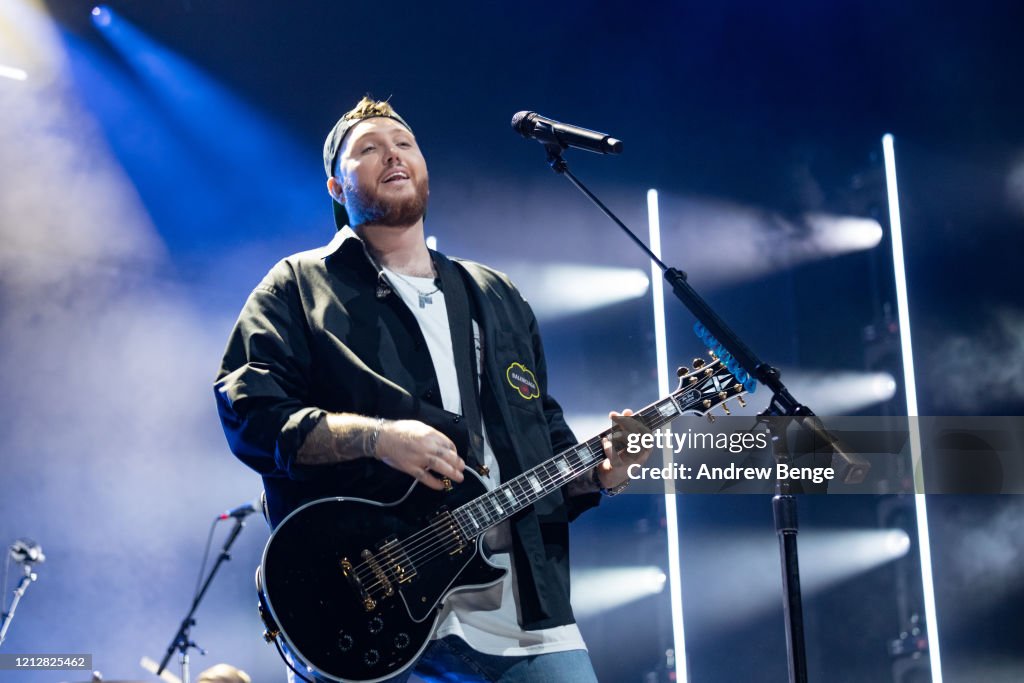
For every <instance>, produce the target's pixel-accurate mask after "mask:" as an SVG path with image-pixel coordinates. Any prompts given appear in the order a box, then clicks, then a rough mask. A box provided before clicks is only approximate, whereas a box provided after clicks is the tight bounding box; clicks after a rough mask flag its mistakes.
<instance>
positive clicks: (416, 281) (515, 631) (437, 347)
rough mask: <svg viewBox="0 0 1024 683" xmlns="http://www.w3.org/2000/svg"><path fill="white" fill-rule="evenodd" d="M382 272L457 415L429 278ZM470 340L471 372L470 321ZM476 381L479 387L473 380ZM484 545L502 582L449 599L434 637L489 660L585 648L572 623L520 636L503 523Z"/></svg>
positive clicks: (438, 296) (488, 460) (437, 299)
mask: <svg viewBox="0 0 1024 683" xmlns="http://www.w3.org/2000/svg"><path fill="white" fill-rule="evenodd" d="M384 272H385V273H386V274H387V277H388V280H389V281H390V282H391V285H392V288H393V289H394V290H395V292H396V293H397V294H398V295H399V296H400V297H401V298H402V301H404V302H405V304H406V305H407V306H408V307H409V310H410V311H412V313H413V315H414V316H415V317H416V322H418V323H419V326H420V331H422V332H423V338H424V339H425V340H426V342H427V349H428V350H429V351H430V358H431V360H432V361H433V363H434V372H435V373H436V374H437V381H438V384H439V385H440V389H441V400H442V403H443V405H444V409H445V410H447V411H449V412H453V413H459V414H462V399H461V396H460V394H459V380H458V375H457V374H456V370H455V354H454V352H453V351H452V337H451V331H450V329H449V327H448V309H447V307H446V306H445V301H444V292H441V291H435V290H437V285H436V284H435V281H434V279H433V278H426V277H411V276H409V275H396V274H395V273H394V271H392V270H390V269H388V268H385V269H384ZM403 278H404V279H403ZM473 341H474V346H475V347H476V354H477V367H481V364H482V361H483V349H482V345H481V341H480V328H479V326H478V325H477V323H476V321H475V320H474V321H473ZM477 382H478V383H479V378H477ZM483 437H484V439H483V440H484V453H483V459H484V465H485V466H486V467H487V468H488V470H490V472H489V474H488V476H487V477H483V479H484V482H485V483H486V484H487V486H488V488H494V487H496V486H497V485H498V483H499V482H500V481H501V472H500V469H499V466H498V461H497V459H496V458H495V457H494V451H493V450H492V449H491V443H490V440H489V439H488V438H487V431H486V430H484V433H483ZM484 546H485V549H487V550H489V551H493V552H490V553H489V555H488V557H489V559H490V561H491V562H493V563H494V564H496V565H499V566H501V567H505V568H506V569H509V572H508V573H507V574H506V575H505V578H504V580H503V581H501V582H500V583H497V584H495V585H494V586H490V587H488V588H482V589H479V590H467V591H463V592H460V593H456V594H454V595H452V596H451V597H449V598H448V600H447V601H446V603H445V606H444V610H443V612H442V614H441V621H440V624H439V626H438V629H437V631H436V633H435V634H434V637H435V638H444V637H445V636H450V635H455V636H459V637H460V638H462V639H463V640H464V641H466V642H467V643H469V645H470V646H471V647H472V648H473V649H475V650H477V651H479V652H483V653H486V654H490V655H506V656H524V655H537V654H543V653H545V652H562V651H565V650H585V649H587V646H586V644H585V643H584V642H583V637H582V636H581V635H580V630H579V628H578V627H577V626H576V624H566V625H565V626H554V627H552V628H546V629H540V630H537V631H524V630H523V629H522V627H521V626H520V625H519V619H518V596H517V588H516V585H517V584H516V582H515V568H514V567H513V564H512V556H511V555H510V553H509V552H508V551H509V549H510V548H511V532H510V530H509V524H508V522H503V523H502V524H500V525H498V526H497V527H495V528H493V529H491V530H490V531H488V532H487V534H486V535H485V537H484Z"/></svg>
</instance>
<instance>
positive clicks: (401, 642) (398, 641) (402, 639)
mask: <svg viewBox="0 0 1024 683" xmlns="http://www.w3.org/2000/svg"><path fill="white" fill-rule="evenodd" d="M410 642H412V639H411V638H409V634H408V633H399V634H398V635H397V636H395V647H397V648H398V649H399V650H404V649H405V648H407V647H409V643H410Z"/></svg>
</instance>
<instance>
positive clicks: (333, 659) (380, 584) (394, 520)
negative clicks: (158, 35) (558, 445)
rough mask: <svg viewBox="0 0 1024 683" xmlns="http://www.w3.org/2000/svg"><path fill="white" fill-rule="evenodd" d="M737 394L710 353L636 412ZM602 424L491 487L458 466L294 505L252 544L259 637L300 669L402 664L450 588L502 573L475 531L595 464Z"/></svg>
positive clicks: (358, 678) (379, 675)
mask: <svg viewBox="0 0 1024 683" xmlns="http://www.w3.org/2000/svg"><path fill="white" fill-rule="evenodd" d="M698 362H699V361H697V362H695V363H694V365H698ZM744 393H746V392H745V390H744V387H743V385H742V384H740V383H739V382H737V381H736V378H735V377H734V376H733V374H732V373H731V372H729V371H728V370H727V369H726V368H725V367H724V366H723V365H722V363H721V361H719V360H717V359H715V360H713V362H711V363H709V364H708V365H706V366H703V365H699V366H698V367H697V369H695V370H693V371H692V372H688V373H687V372H685V369H681V370H680V380H679V388H678V389H677V390H676V391H674V392H673V393H672V394H671V395H670V396H668V397H667V398H665V399H662V400H660V401H657V402H655V403H652V404H651V405H649V406H647V407H646V408H644V409H643V410H641V411H639V412H638V413H637V414H636V415H635V417H636V418H638V419H639V420H640V421H642V422H643V423H644V424H645V425H646V426H647V427H648V428H649V429H655V428H657V427H661V426H664V425H666V424H668V423H669V422H671V421H672V420H673V419H674V418H676V417H677V416H679V415H682V414H684V413H691V414H706V413H708V411H710V410H711V409H712V408H713V407H715V406H717V405H719V404H724V403H725V402H726V401H727V400H728V399H731V398H734V397H736V398H739V397H740V396H742V395H743V394H744ZM739 400H740V402H741V403H742V399H741V398H740V399H739ZM726 410H728V408H726ZM610 431H611V430H610V429H609V430H606V431H605V432H602V433H601V434H599V435H597V436H595V437H594V438H592V439H590V440H589V441H586V442H584V443H581V444H578V445H576V446H574V447H572V448H570V449H568V450H565V451H563V452H561V453H559V454H558V455H556V456H555V457H553V458H551V459H550V460H547V461H545V462H543V463H541V464H540V465H537V466H536V467H533V468H531V469H529V470H527V471H526V472H523V473H522V474H520V475H519V476H517V477H515V478H513V479H511V480H509V481H507V482H505V483H503V484H501V485H500V486H498V487H496V488H494V489H492V490H488V488H487V486H486V485H485V484H484V482H483V480H482V479H481V478H480V477H479V476H478V475H477V474H476V473H475V472H473V471H472V470H470V469H468V468H467V469H466V470H465V475H466V478H465V480H464V481H463V483H461V484H458V485H453V486H451V488H450V490H446V491H434V490H433V489H430V488H427V487H426V486H421V485H419V483H418V482H416V483H413V485H412V486H411V487H410V488H409V490H408V491H407V492H406V493H405V495H404V496H403V497H402V498H401V499H400V500H398V501H396V502H394V503H389V504H382V503H378V502H375V501H369V500H362V499H357V498H325V499H322V500H317V501H313V502H311V503H308V504H306V505H303V506H302V507H300V508H298V509H296V510H295V511H294V512H292V513H291V514H290V515H288V517H286V518H285V519H284V521H283V522H281V524H280V525H279V526H278V527H277V529H276V530H275V531H274V533H273V534H272V535H271V536H270V540H269V541H268V542H267V547H266V549H265V550H264V551H263V562H262V564H261V566H260V572H259V574H258V580H257V583H258V587H259V592H260V612H261V616H262V617H263V620H264V623H265V624H266V626H267V634H266V637H267V639H268V640H274V639H276V640H277V642H278V644H279V645H281V646H282V647H283V648H284V649H285V650H287V652H288V653H289V654H290V656H291V658H292V660H293V661H294V662H295V663H296V664H297V665H298V666H299V668H300V671H301V670H302V669H303V668H305V669H306V670H307V671H308V672H309V674H310V675H308V676H307V677H308V678H310V679H316V680H323V681H346V682H363V683H370V682H372V681H379V680H382V679H386V678H388V677H390V676H393V675H395V674H397V673H399V672H401V671H403V670H405V669H406V668H408V667H409V665H410V664H411V663H412V662H413V661H414V660H415V659H416V657H417V656H418V655H419V654H420V653H421V652H422V651H423V649H424V648H425V647H426V645H427V643H428V642H429V640H430V637H431V635H432V633H433V631H434V626H435V625H436V623H437V620H438V618H439V615H440V610H441V606H442V604H443V602H444V600H445V599H446V598H447V597H448V596H449V595H451V594H452V593H454V592H456V591H460V590H466V589H469V588H482V587H484V586H489V585H493V584H495V583H497V582H498V581H501V580H502V578H503V577H504V575H505V571H506V570H505V569H502V568H499V567H496V566H495V565H493V564H491V563H490V562H488V561H487V559H486V558H485V557H484V555H483V554H482V553H481V551H480V544H481V541H482V536H483V533H484V532H485V531H487V530H488V529H490V528H491V527H493V526H494V525H496V524H498V523H499V522H502V521H503V520H505V519H508V518H509V517H511V516H512V515H514V514H515V513H517V512H519V511H520V510H522V509H523V508H525V507H526V506H528V505H531V504H533V503H534V502H535V501H537V500H539V499H540V498H543V497H544V496H545V495H547V494H549V493H551V492H552V491H554V490H556V489H558V488H559V487H561V486H563V485H565V484H567V483H568V482H569V481H571V480H573V479H575V478H576V477H578V476H580V475H582V474H583V473H585V472H587V471H589V470H590V469H592V468H594V467H596V466H597V465H598V464H599V463H600V462H601V461H602V460H604V457H605V456H604V449H603V447H602V445H601V440H602V438H603V437H606V436H608V435H609V434H610Z"/></svg>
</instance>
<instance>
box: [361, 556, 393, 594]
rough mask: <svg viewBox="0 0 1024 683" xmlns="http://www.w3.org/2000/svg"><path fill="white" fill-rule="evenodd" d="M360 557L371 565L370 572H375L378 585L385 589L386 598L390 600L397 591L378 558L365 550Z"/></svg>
mask: <svg viewBox="0 0 1024 683" xmlns="http://www.w3.org/2000/svg"><path fill="white" fill-rule="evenodd" d="M360 557H362V558H363V561H364V562H366V564H368V565H370V571H372V572H373V575H374V577H375V578H376V579H377V585H379V586H380V587H381V588H383V589H384V597H385V598H390V597H391V596H392V595H394V594H395V589H394V588H392V587H391V581H390V579H388V575H387V574H385V573H384V569H383V568H382V567H381V566H380V563H379V562H377V558H376V556H374V554H373V553H371V552H370V551H369V550H364V551H363V552H362V553H360Z"/></svg>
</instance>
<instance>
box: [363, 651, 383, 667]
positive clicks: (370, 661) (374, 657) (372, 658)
mask: <svg viewBox="0 0 1024 683" xmlns="http://www.w3.org/2000/svg"><path fill="white" fill-rule="evenodd" d="M363 661H364V662H365V663H366V666H373V665H374V664H376V663H377V662H379V661H380V653H379V652H377V651H376V650H367V651H366V653H365V654H364V655H363Z"/></svg>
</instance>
